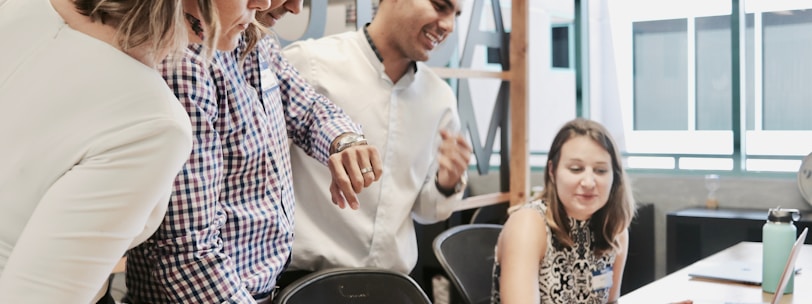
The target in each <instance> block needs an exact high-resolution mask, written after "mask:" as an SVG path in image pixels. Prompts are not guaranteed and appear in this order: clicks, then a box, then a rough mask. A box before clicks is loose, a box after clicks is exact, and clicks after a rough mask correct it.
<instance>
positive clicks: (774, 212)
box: [767, 207, 801, 223]
mask: <svg viewBox="0 0 812 304" xmlns="http://www.w3.org/2000/svg"><path fill="white" fill-rule="evenodd" d="M799 219H801V212H800V211H798V209H781V207H778V208H770V211H769V212H768V213H767V220H768V221H770V222H780V223H790V222H797V221H798V220H799Z"/></svg>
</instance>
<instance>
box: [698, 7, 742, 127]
mask: <svg viewBox="0 0 812 304" xmlns="http://www.w3.org/2000/svg"><path fill="white" fill-rule="evenodd" d="M730 35H731V34H730V15H726V16H713V17H700V18H696V65H695V66H696V129H697V130H730V128H731V127H732V126H733V123H732V120H731V119H732V115H731V112H732V110H733V109H732V107H731V100H732V95H731V92H732V91H731V90H732V87H731V73H730V72H731V51H730Z"/></svg>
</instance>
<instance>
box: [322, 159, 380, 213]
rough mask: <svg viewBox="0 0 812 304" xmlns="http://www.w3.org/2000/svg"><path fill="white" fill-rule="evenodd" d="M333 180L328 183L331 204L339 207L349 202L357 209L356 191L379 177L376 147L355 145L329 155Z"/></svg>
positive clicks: (378, 160) (359, 191) (329, 165)
mask: <svg viewBox="0 0 812 304" xmlns="http://www.w3.org/2000/svg"><path fill="white" fill-rule="evenodd" d="M328 167H330V174H331V175H332V176H333V181H332V182H331V183H330V195H331V196H332V200H333V204H336V205H338V207H339V208H341V209H344V207H345V206H346V205H347V204H349V206H350V208H352V209H353V210H358V207H359V203H358V197H357V196H356V194H357V193H361V189H363V188H366V187H368V186H369V185H371V184H372V182H374V181H377V180H378V179H380V178H381V174H382V173H383V165H381V157H380V155H379V154H378V149H376V148H375V147H373V146H371V145H366V144H364V145H357V146H352V147H349V148H346V149H344V150H343V151H341V152H336V153H333V154H332V155H330V160H329V161H328Z"/></svg>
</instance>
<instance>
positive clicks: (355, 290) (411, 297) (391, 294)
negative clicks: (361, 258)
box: [273, 268, 431, 304]
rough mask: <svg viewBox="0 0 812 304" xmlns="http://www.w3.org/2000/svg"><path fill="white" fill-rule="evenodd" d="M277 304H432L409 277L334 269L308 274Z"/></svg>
mask: <svg viewBox="0 0 812 304" xmlns="http://www.w3.org/2000/svg"><path fill="white" fill-rule="evenodd" d="M273 302H274V303H276V304H300V303H302V304H305V303H306V304H313V303H330V304H344V303H346V304H349V303H352V304H365V303H392V304H431V301H430V300H429V297H428V296H427V295H426V293H425V292H423V290H422V289H421V288H420V286H419V285H417V283H416V282H415V281H414V280H413V279H412V278H411V277H409V276H407V275H405V274H402V273H399V272H394V271H391V270H386V269H379V268H334V269H326V270H322V271H317V272H314V273H311V274H308V275H306V276H304V277H302V278H300V279H298V280H296V281H294V282H293V283H291V284H290V285H288V286H287V287H285V289H283V290H282V291H281V292H280V293H279V294H278V295H277V296H276V297H275V298H274V300H273Z"/></svg>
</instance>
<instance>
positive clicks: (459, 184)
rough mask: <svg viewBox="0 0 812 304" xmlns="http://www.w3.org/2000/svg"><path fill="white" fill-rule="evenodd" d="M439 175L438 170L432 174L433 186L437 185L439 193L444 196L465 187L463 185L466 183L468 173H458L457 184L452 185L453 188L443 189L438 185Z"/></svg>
mask: <svg viewBox="0 0 812 304" xmlns="http://www.w3.org/2000/svg"><path fill="white" fill-rule="evenodd" d="M439 175H440V172H439V171H438V172H437V174H436V175H435V176H434V186H435V187H437V191H440V193H442V194H443V195H445V196H446V197H448V196H452V195H454V194H457V193H460V192H461V191H462V190H464V189H465V185H467V184H468V173H467V172H464V173H463V174H462V175H460V180H459V181H458V182H457V184H455V185H454V188H453V189H445V188H443V186H440V179H439V178H438V176H439Z"/></svg>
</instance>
